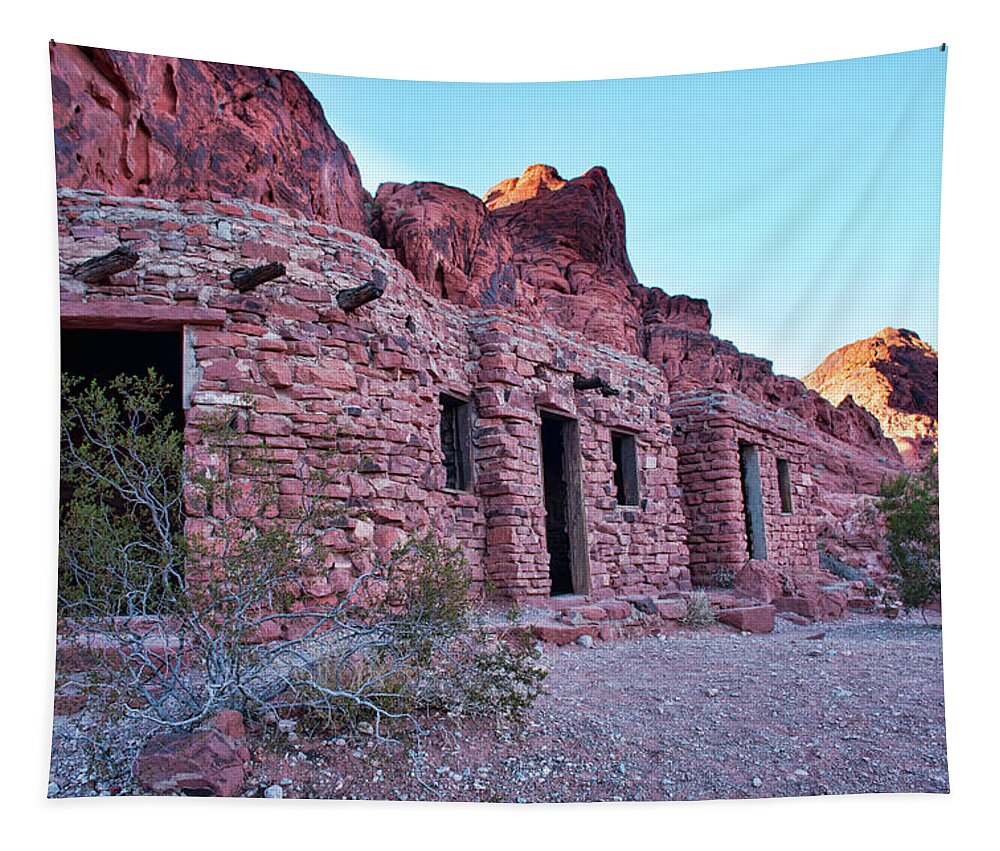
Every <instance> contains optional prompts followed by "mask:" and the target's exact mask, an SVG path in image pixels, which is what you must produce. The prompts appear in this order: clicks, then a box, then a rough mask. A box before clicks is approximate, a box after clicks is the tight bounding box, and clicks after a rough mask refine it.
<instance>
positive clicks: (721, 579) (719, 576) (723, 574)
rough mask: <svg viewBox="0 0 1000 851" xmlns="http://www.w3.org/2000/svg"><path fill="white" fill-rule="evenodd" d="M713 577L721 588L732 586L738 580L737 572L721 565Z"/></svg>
mask: <svg viewBox="0 0 1000 851" xmlns="http://www.w3.org/2000/svg"><path fill="white" fill-rule="evenodd" d="M712 578H713V579H714V580H715V584H716V585H718V586H719V587H720V588H732V587H733V585H734V584H735V582H736V574H735V573H733V571H732V570H730V569H729V568H727V567H720V568H719V569H718V570H716V571H715V573H714V574H713V577H712Z"/></svg>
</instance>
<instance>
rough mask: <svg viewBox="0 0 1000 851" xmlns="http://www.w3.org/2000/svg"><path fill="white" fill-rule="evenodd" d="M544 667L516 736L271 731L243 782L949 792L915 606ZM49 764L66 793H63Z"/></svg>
mask: <svg viewBox="0 0 1000 851" xmlns="http://www.w3.org/2000/svg"><path fill="white" fill-rule="evenodd" d="M818 633H822V637H820V638H814V637H810V636H815V635H817V634H818ZM544 661H545V663H546V665H547V666H548V667H549V668H550V670H551V673H550V675H549V677H548V679H547V680H546V690H547V692H548V693H547V694H546V695H545V696H544V697H543V698H542V699H541V700H540V701H539V702H538V704H537V705H536V706H535V707H534V708H533V710H532V711H531V713H530V715H529V718H528V722H527V724H526V726H525V728H524V729H523V731H522V733H521V735H520V736H519V737H512V736H510V735H509V734H504V733H502V732H501V733H500V734H499V735H498V734H496V733H495V731H494V730H493V729H492V728H491V727H489V726H487V725H484V724H482V723H472V722H466V723H464V724H463V725H461V726H460V727H459V728H458V729H454V728H453V729H452V730H451V732H448V733H444V732H439V733H435V734H433V735H431V736H429V737H428V738H427V739H426V740H425V741H424V743H423V749H422V753H421V754H420V755H419V756H418V757H416V762H415V763H414V761H413V759H412V758H411V757H412V755H410V756H408V755H407V754H406V753H405V752H404V751H402V750H401V749H399V748H396V749H392V748H389V749H387V748H385V747H381V748H374V749H373V748H371V747H370V745H371V742H370V741H359V742H349V741H347V740H345V739H338V740H334V741H322V742H320V741H308V740H302V741H296V742H291V743H285V742H281V743H279V744H277V745H276V744H274V743H271V744H270V745H267V746H261V747H259V748H258V749H257V750H256V752H255V754H254V763H253V766H252V768H251V771H250V775H249V777H248V781H247V786H246V791H245V794H247V795H250V796H257V795H261V794H262V793H263V790H264V789H266V788H267V787H269V786H272V785H274V784H279V785H281V786H282V787H283V790H284V795H285V796H286V797H336V798H342V797H344V798H361V799H390V800H392V799H396V800H398V799H409V800H414V799H430V800H437V799H444V800H475V801H522V802H534V801H599V800H603V801H607V800H664V799H668V800H684V799H700V798H744V797H770V796H787V795H821V794H844V793H860V792H945V791H947V790H948V774H947V764H946V753H945V728H944V694H943V687H942V676H941V631H940V629H939V628H938V627H937V626H936V625H933V624H932V625H925V624H924V623H923V622H922V621H921V620H920V618H919V617H914V618H911V619H909V620H899V621H896V622H892V621H888V620H885V619H879V618H868V617H857V616H856V617H854V618H851V619H849V620H846V621H841V622H838V623H834V624H826V625H822V626H815V625H814V626H805V627H799V626H793V625H791V624H789V623H788V622H787V621H779V624H778V626H777V627H776V631H775V633H773V634H770V635H739V634H735V633H714V632H691V633H684V632H682V633H677V634H675V635H672V636H670V637H669V638H667V639H665V640H661V639H658V638H653V637H650V638H642V639H636V640H629V641H618V642H612V643H607V644H602V643H598V644H597V646H595V647H594V648H592V649H585V648H582V647H578V646H576V645H570V646H567V647H562V648H555V647H547V648H546V650H545V659H544ZM57 751H58V742H57ZM66 754H67V755H66V757H65V758H64V759H63V763H64V764H65V765H66V766H68V765H69V764H70V762H71V760H70V759H69V758H68V751H67V752H66ZM415 765H416V766H419V768H415ZM59 766H60V759H59V758H57V760H56V763H55V766H54V772H53V775H54V779H57V780H58V779H62V780H63V783H64V784H65V785H64V786H61V788H60V793H61V794H72V793H73V787H74V786H75V785H76V784H74V783H72V782H68V777H69V776H70V775H72V771H69V770H67V771H63V774H64V775H66V777H65V778H57V777H56V775H58V774H59V773H60V768H59ZM102 787H103V789H104V790H105V794H107V790H110V791H111V792H112V793H119V794H129V793H131V794H135V793H137V791H138V790H136V789H135V788H133V787H132V784H131V781H129V780H128V778H122V777H119V778H118V779H117V780H116V779H114V778H112V779H111V780H107V781H100V782H98V783H97V784H96V785H95V784H94V783H93V782H91V783H90V784H89V786H87V787H86V788H79V790H78V792H77V793H78V794H79V793H80V792H82V793H83V794H88V790H90V791H89V794H95V793H97V794H100V792H101V791H102Z"/></svg>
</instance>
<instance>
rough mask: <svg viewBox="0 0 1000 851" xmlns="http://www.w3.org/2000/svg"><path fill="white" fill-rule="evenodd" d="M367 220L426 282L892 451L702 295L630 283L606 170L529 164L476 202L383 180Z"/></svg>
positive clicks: (676, 378)
mask: <svg viewBox="0 0 1000 851" xmlns="http://www.w3.org/2000/svg"><path fill="white" fill-rule="evenodd" d="M373 232H374V235H375V236H376V238H377V239H378V240H379V241H380V242H381V243H382V245H383V246H385V247H387V248H390V249H393V250H394V251H395V254H396V258H397V259H398V260H399V262H400V263H402V264H403V265H404V266H406V268H408V269H409V270H410V271H411V272H412V273H413V276H414V278H416V280H417V282H418V283H419V284H420V285H421V286H422V287H423V288H424V289H426V290H428V291H429V292H432V293H433V294H435V295H437V296H440V297H443V298H447V299H448V300H450V301H456V302H458V303H460V304H465V305H468V306H472V307H477V306H487V305H496V304H500V305H506V306H509V307H512V308H514V309H516V310H517V311H518V313H519V314H520V315H521V317H522V318H524V319H526V320H528V321H534V322H538V321H545V322H548V323H550V324H553V325H556V326H558V327H561V328H567V329H569V330H572V331H579V332H581V333H583V334H584V335H585V336H587V337H589V338H590V339H592V340H595V341H597V342H601V343H606V344H608V345H612V346H615V347H616V348H619V349H624V350H625V351H628V352H630V353H631V354H641V355H643V356H644V357H645V358H646V359H647V360H649V361H651V362H652V363H654V364H656V365H657V366H659V367H660V368H661V369H662V370H663V371H664V373H665V374H666V376H667V378H668V379H669V380H670V382H671V387H672V388H675V389H677V390H696V389H704V388H717V389H720V390H738V391H739V392H740V393H742V394H743V395H744V396H746V397H747V398H748V399H750V400H752V401H754V402H760V403H763V404H768V405H773V406H776V407H779V408H782V409H784V410H787V411H789V412H791V413H794V414H796V415H798V416H800V417H801V418H802V419H803V420H805V422H806V423H808V424H809V425H811V426H815V427H816V428H817V429H818V430H819V431H821V432H822V433H824V434H826V435H829V436H831V437H835V438H837V439H840V440H846V441H849V442H851V443H852V444H853V445H855V446H859V447H862V448H865V449H869V450H871V451H872V452H873V453H877V454H878V455H879V456H885V457H888V458H889V459H890V460H891V461H898V456H897V454H896V449H895V447H894V446H893V445H892V444H891V442H889V441H887V440H886V439H885V438H884V437H883V435H882V433H881V431H880V429H879V426H878V422H877V421H876V420H875V418H874V417H872V416H871V415H870V414H869V413H868V412H867V411H865V410H864V409H862V408H861V407H859V406H858V405H855V404H853V403H851V402H849V401H848V402H845V403H843V404H841V405H840V406H839V407H836V408H835V407H833V406H831V405H830V404H829V403H828V402H827V401H826V400H825V399H823V398H822V397H821V396H820V395H819V394H817V393H815V392H813V391H811V390H809V389H808V388H806V387H805V386H804V385H803V384H802V382H801V381H798V380H797V379H794V378H790V377H788V376H782V375H775V374H774V371H773V369H772V366H771V362H770V361H768V360H765V359H764V358H760V357H757V356H755V355H752V354H746V353H744V352H741V351H740V350H739V349H737V348H736V346H734V345H733V344H732V343H731V342H729V341H727V340H721V339H719V338H718V337H716V336H715V335H713V334H712V333H711V327H712V314H711V311H710V310H709V307H708V304H707V303H706V302H705V301H704V300H702V299H693V298H690V297H688V296H684V295H668V294H667V293H665V292H664V291H662V290H659V289H654V288H650V287H644V286H642V285H641V284H639V283H638V281H637V280H636V276H635V273H634V271H633V270H632V264H631V262H630V261H629V258H628V252H627V250H626V244H625V214H624V211H623V209H622V205H621V201H620V200H619V199H618V195H617V193H616V192H615V189H614V186H612V184H611V181H610V180H609V179H608V175H607V172H606V171H605V170H604V169H603V168H600V167H597V168H592V169H591V170H590V171H588V172H587V173H586V174H584V175H582V176H581V177H577V178H574V179H573V180H570V181H566V180H563V179H562V178H561V177H560V176H559V174H558V172H557V171H556V170H555V169H554V168H552V167H551V166H545V165H532V166H529V167H528V168H527V169H525V171H524V173H523V174H522V175H521V177H519V178H509V179H507V180H503V181H501V182H500V183H498V184H497V185H496V186H494V187H493V188H492V189H490V190H489V191H488V192H487V193H486V196H485V202H483V201H480V200H479V199H478V198H476V197H474V196H473V195H471V194H469V193H468V192H465V191H464V190H461V189H456V188H454V187H451V186H445V185H443V184H440V183H412V184H410V185H408V186H403V185H401V184H398V183H386V184H383V185H382V186H380V187H379V190H378V193H377V194H376V204H375V216H374V222H373Z"/></svg>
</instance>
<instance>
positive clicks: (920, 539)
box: [879, 455, 941, 611]
mask: <svg viewBox="0 0 1000 851" xmlns="http://www.w3.org/2000/svg"><path fill="white" fill-rule="evenodd" d="M881 497H882V499H881V502H880V504H879V511H880V513H881V515H882V518H883V520H884V522H885V530H886V531H885V541H884V545H885V552H886V554H887V555H888V557H889V562H890V570H891V574H892V578H893V584H894V585H895V586H896V591H897V593H898V595H899V602H900V603H901V604H902V606H903V608H904V609H906V610H907V611H909V610H910V609H914V608H919V609H923V608H924V607H925V606H926V605H928V604H929V603H932V602H934V601H935V600H938V599H939V598H940V595H941V539H940V525H939V517H938V476H937V456H936V455H934V456H932V457H931V458H930V460H929V461H928V463H927V465H926V466H925V467H924V469H923V470H921V471H920V472H917V473H909V472H907V473H900V474H899V475H898V476H895V477H893V478H888V479H886V480H884V481H883V483H882V489H881Z"/></svg>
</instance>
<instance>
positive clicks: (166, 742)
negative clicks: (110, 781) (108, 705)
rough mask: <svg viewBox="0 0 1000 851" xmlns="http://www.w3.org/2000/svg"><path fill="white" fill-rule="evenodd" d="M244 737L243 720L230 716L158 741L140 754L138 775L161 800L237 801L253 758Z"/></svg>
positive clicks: (223, 715) (135, 769) (152, 741)
mask: <svg viewBox="0 0 1000 851" xmlns="http://www.w3.org/2000/svg"><path fill="white" fill-rule="evenodd" d="M220 728H221V729H220ZM243 733H244V728H243V719H242V717H241V716H240V715H239V713H238V712H228V711H227V712H223V713H220V716H219V717H217V718H216V719H213V721H212V722H209V724H207V725H206V726H204V727H201V728H199V729H197V730H194V731H193V732H190V733H187V732H171V733H166V734H164V735H160V736H155V737H154V738H152V739H150V740H149V742H147V743H146V745H145V746H144V747H143V748H142V750H141V751H139V754H138V756H137V757H136V760H135V763H134V764H133V766H132V774H133V776H134V777H135V779H136V780H137V781H138V782H139V783H140V784H141V785H142V786H143V787H144V788H145V789H148V790H149V791H151V792H155V793H157V794H160V795H170V794H174V795H195V796H218V797H232V796H234V795H237V794H238V793H239V790H240V787H241V786H242V785H243V781H244V778H245V773H244V763H245V762H246V761H248V760H249V759H250V752H249V750H248V749H247V747H246V745H245V744H244V743H243V742H242V735H243Z"/></svg>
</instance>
